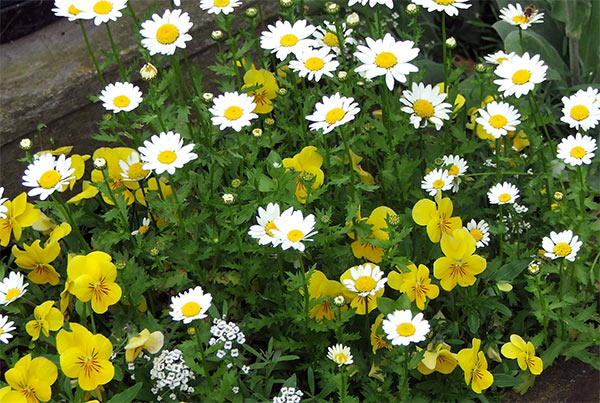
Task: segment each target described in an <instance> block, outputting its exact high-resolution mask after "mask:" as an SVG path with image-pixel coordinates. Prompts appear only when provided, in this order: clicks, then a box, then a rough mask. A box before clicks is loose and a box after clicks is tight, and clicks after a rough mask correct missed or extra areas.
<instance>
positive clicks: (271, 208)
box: [248, 203, 281, 246]
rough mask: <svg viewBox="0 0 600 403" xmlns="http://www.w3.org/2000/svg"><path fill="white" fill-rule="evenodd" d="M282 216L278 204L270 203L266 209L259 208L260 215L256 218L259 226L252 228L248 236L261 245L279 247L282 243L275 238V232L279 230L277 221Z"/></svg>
mask: <svg viewBox="0 0 600 403" xmlns="http://www.w3.org/2000/svg"><path fill="white" fill-rule="evenodd" d="M280 215H281V211H280V208H279V204H277V203H269V204H268V205H267V208H266V209H264V208H262V207H259V208H258V215H257V216H256V222H257V224H256V225H253V226H251V227H250V230H249V231H248V235H250V236H251V237H252V238H254V239H258V244H259V245H268V244H272V245H273V246H277V245H279V243H280V242H281V241H280V240H279V238H277V237H276V236H275V234H274V233H273V230H276V229H277V227H276V226H275V220H276V219H277V218H279V216H280Z"/></svg>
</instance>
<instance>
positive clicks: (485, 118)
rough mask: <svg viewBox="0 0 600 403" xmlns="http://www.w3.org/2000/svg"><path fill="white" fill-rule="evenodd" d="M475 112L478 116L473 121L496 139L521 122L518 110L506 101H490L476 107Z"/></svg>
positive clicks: (512, 129) (515, 127)
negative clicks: (478, 107) (482, 106)
mask: <svg viewBox="0 0 600 403" xmlns="http://www.w3.org/2000/svg"><path fill="white" fill-rule="evenodd" d="M477 112H478V113H479V117H478V118H477V119H475V122H477V123H479V124H480V125H481V126H483V129H484V130H485V131H486V132H487V133H489V134H491V135H492V136H494V138H497V139H498V138H500V136H506V135H507V134H508V132H513V131H515V130H517V125H518V124H519V123H521V121H520V120H519V119H520V118H521V114H520V113H519V111H518V110H517V109H516V108H515V107H514V106H512V105H510V104H508V103H506V102H496V101H492V102H490V103H489V104H487V105H486V106H485V107H484V108H480V109H478V110H477Z"/></svg>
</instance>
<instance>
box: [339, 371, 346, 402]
mask: <svg viewBox="0 0 600 403" xmlns="http://www.w3.org/2000/svg"><path fill="white" fill-rule="evenodd" d="M340 373H341V375H342V387H341V389H340V403H344V402H345V401H346V368H344V367H342V368H340Z"/></svg>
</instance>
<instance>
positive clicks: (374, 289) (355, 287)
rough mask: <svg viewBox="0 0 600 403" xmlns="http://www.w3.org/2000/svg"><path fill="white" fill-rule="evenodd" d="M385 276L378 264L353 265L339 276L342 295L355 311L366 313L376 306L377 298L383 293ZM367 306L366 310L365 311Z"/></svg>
mask: <svg viewBox="0 0 600 403" xmlns="http://www.w3.org/2000/svg"><path fill="white" fill-rule="evenodd" d="M386 281H387V278H386V277H384V273H383V271H382V270H381V269H380V268H379V266H376V265H374V264H373V263H365V264H362V265H358V266H353V267H351V268H349V269H348V270H346V271H345V272H344V273H343V274H342V275H341V276H340V282H341V283H342V284H343V285H344V287H345V288H344V297H346V300H347V301H352V302H350V306H351V307H352V308H356V313H357V314H359V315H366V314H367V312H371V311H373V310H374V309H375V308H377V298H379V297H381V296H382V295H383V292H384V291H385V288H384V287H385V283H386ZM367 308H368V311H367Z"/></svg>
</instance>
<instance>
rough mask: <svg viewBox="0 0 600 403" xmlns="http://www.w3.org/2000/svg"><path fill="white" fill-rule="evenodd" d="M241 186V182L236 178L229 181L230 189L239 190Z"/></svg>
mask: <svg viewBox="0 0 600 403" xmlns="http://www.w3.org/2000/svg"><path fill="white" fill-rule="evenodd" d="M241 184H242V181H241V180H239V179H237V178H235V179H233V180H232V181H231V187H233V188H234V189H236V188H239V187H240V185H241Z"/></svg>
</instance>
